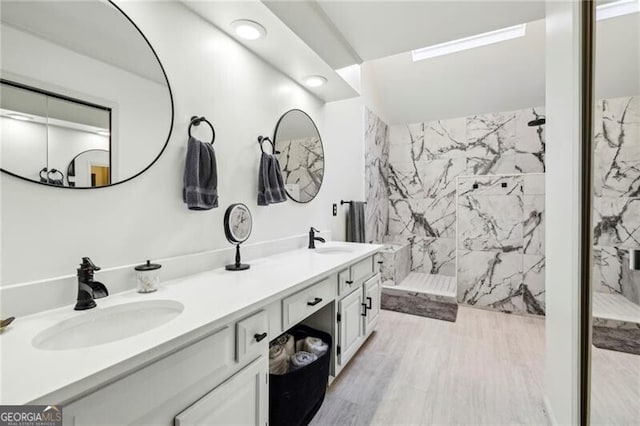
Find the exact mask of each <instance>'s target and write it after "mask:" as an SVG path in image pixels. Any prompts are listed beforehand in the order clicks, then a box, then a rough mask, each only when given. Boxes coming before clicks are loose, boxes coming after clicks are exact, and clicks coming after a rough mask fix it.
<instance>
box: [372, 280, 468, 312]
mask: <svg viewBox="0 0 640 426" xmlns="http://www.w3.org/2000/svg"><path fill="white" fill-rule="evenodd" d="M382 309H386V310H389V311H396V312H403V313H406V314H412V315H419V316H423V317H428V318H433V319H439V320H444V321H451V322H455V320H456V317H457V316H458V301H457V288H456V279H455V277H448V276H444V275H435V274H425V273H421V272H411V273H410V274H409V275H408V276H407V277H406V278H405V279H404V280H403V281H402V282H401V283H399V284H398V285H383V286H382Z"/></svg>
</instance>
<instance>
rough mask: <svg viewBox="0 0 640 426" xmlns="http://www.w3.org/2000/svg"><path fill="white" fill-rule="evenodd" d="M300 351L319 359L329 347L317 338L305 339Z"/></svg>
mask: <svg viewBox="0 0 640 426" xmlns="http://www.w3.org/2000/svg"><path fill="white" fill-rule="evenodd" d="M302 350H303V351H305V352H311V353H312V354H316V355H317V356H318V357H321V356H322V355H324V354H325V353H327V351H328V350H329V345H327V344H326V343H325V342H323V341H322V339H320V338H318V337H307V338H305V339H304V340H303V343H302Z"/></svg>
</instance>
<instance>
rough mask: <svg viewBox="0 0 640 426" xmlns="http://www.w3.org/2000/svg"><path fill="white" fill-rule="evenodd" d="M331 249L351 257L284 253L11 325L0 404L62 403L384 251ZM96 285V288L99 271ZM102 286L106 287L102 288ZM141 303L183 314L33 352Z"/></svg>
mask: <svg viewBox="0 0 640 426" xmlns="http://www.w3.org/2000/svg"><path fill="white" fill-rule="evenodd" d="M331 245H341V246H344V245H348V246H349V248H350V251H349V252H345V253H332V254H319V253H316V252H314V251H313V250H309V249H299V250H294V251H289V252H284V253H280V254H277V255H274V256H269V257H264V258H260V259H256V260H253V261H251V262H249V263H250V264H251V268H250V269H249V270H246V271H240V272H231V271H226V270H225V269H224V268H220V269H215V270H211V271H208V272H203V273H199V274H195V275H189V276H185V277H182V278H179V279H175V280H172V281H167V282H164V283H162V285H161V288H160V289H159V290H158V291H156V292H154V293H147V294H140V293H137V292H136V291H135V290H131V291H127V292H123V293H118V294H115V295H112V296H108V297H106V298H103V299H98V300H96V303H97V305H98V306H97V307H96V308H94V309H91V310H88V311H74V310H73V306H74V304H75V300H70V301H69V302H70V303H69V306H66V307H63V308H59V309H54V310H49V311H45V312H40V313H37V314H34V315H29V316H26V317H21V318H17V319H16V320H15V321H14V323H13V324H12V325H11V326H10V327H8V328H7V329H6V330H5V331H4V332H3V333H2V334H0V372H1V374H0V385H1V386H0V405H18V404H27V403H41V404H64V403H66V402H68V401H69V400H71V399H73V398H74V397H76V396H78V395H82V394H86V393H88V392H89V391H92V390H94V389H96V388H98V387H100V386H101V385H102V384H104V383H107V382H110V381H113V380H115V379H117V378H120V377H122V376H124V375H126V374H128V373H130V372H132V371H134V370H135V369H138V368H140V367H141V366H143V365H146V364H148V363H149V362H152V361H154V360H156V359H158V358H160V357H162V356H164V355H165V354H167V353H169V352H171V351H174V350H176V349H177V348H181V347H183V346H186V345H188V344H189V343H191V342H193V341H195V340H197V339H198V338H199V337H201V336H204V335H206V334H207V333H210V332H211V331H213V330H216V329H218V328H220V327H222V326H224V325H225V323H226V321H225V320H229V319H231V318H234V317H235V316H237V314H239V313H243V312H246V313H250V312H251V311H252V310H254V309H258V308H261V307H266V306H267V305H268V304H269V303H272V302H274V301H276V300H278V299H281V298H283V297H284V296H286V295H288V294H292V293H294V292H296V291H298V290H299V289H302V288H304V287H306V286H308V285H310V284H313V283H314V282H315V281H317V280H318V279H319V278H322V277H324V276H327V275H329V274H331V273H335V272H337V271H339V270H341V269H342V268H343V267H344V266H345V265H346V264H350V263H353V262H356V261H358V260H360V259H363V258H365V257H367V256H371V255H372V254H375V253H376V252H378V251H379V250H380V249H382V247H383V246H381V245H373V244H355V243H327V244H326V245H325V244H322V245H321V244H319V245H318V246H322V247H328V246H331ZM96 280H97V281H100V273H99V272H98V273H97V274H96ZM105 285H106V286H107V287H109V283H108V282H105ZM133 285H134V284H133V283H132V286H133ZM336 285H337V284H336ZM146 300H174V301H177V302H180V303H182V304H183V305H184V310H183V312H182V313H181V314H180V315H178V316H177V317H176V318H174V319H172V320H171V321H169V322H167V323H165V324H163V325H161V326H159V327H156V328H154V329H152V330H149V331H146V332H144V333H141V334H137V335H135V336H132V337H129V338H125V339H122V340H117V341H114V342H110V343H105V344H101V345H96V346H91V347H86V348H80V349H71V350H43V349H37V348H35V347H34V346H33V345H32V341H33V339H34V337H35V336H36V335H38V334H39V333H40V332H41V331H43V330H45V329H47V328H49V327H51V326H53V325H55V324H57V323H58V322H60V321H63V320H67V319H70V318H74V317H79V316H83V315H91V313H92V312H96V311H98V310H100V309H105V308H108V307H110V306H116V305H121V304H124V303H132V302H141V301H146ZM99 332H100V330H96V333H99ZM274 337H276V336H270V337H269V338H270V339H271V338H274Z"/></svg>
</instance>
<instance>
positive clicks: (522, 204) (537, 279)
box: [457, 175, 545, 315]
mask: <svg viewBox="0 0 640 426" xmlns="http://www.w3.org/2000/svg"><path fill="white" fill-rule="evenodd" d="M525 176H526V175H501V176H465V177H459V178H458V209H457V214H458V234H457V248H458V266H457V272H458V274H457V275H458V290H459V292H458V296H459V297H458V300H459V302H460V303H466V304H469V305H474V306H479V307H484V308H488V309H494V310H499V311H502V312H508V313H518V314H535V315H544V304H545V299H544V294H545V281H544V267H545V258H544V195H541V194H536V195H525V192H526V193H527V194H530V193H539V192H544V191H543V188H544V183H543V182H544V181H543V178H542V184H541V179H540V178H527V179H525Z"/></svg>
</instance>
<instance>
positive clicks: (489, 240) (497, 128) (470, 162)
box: [388, 107, 545, 276]
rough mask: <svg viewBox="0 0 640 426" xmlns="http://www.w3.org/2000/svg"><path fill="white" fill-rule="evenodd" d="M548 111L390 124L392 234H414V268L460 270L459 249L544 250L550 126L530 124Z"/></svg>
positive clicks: (445, 272) (435, 271) (451, 273)
mask: <svg viewBox="0 0 640 426" xmlns="http://www.w3.org/2000/svg"><path fill="white" fill-rule="evenodd" d="M543 115H544V108H542V107H535V108H528V109H523V110H518V111H510V112H499V113H487V114H477V115H474V116H469V117H459V118H452V119H443V120H432V121H426V122H423V123H413V124H408V125H393V126H390V128H389V173H388V184H389V186H388V189H389V210H388V212H389V217H388V233H389V237H390V238H393V237H400V238H401V239H404V240H405V241H406V240H407V239H409V240H410V242H411V253H412V261H411V265H412V266H411V267H412V271H416V272H426V273H432V274H443V275H449V276H455V275H456V250H457V249H472V250H500V251H502V250H504V251H506V252H514V253H523V254H540V253H542V254H543V253H544V174H543V173H542V172H544V148H545V141H544V126H534V127H530V126H528V122H529V121H531V120H534V119H536V118H540V117H542V116H543ZM521 173H525V174H521ZM503 174H506V175H505V176H502V175H503ZM497 175H501V176H497ZM530 176H531V177H530ZM465 177H470V178H475V177H477V178H479V179H465ZM460 185H462V187H461V186H460ZM474 185H476V188H474ZM503 185H506V188H505V187H504V186H503ZM505 195H509V196H512V197H511V198H505V197H503V196H505ZM536 196H537V197H536ZM461 235H462V237H461ZM521 272H522V271H521Z"/></svg>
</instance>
